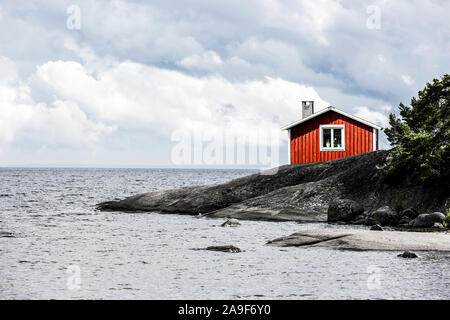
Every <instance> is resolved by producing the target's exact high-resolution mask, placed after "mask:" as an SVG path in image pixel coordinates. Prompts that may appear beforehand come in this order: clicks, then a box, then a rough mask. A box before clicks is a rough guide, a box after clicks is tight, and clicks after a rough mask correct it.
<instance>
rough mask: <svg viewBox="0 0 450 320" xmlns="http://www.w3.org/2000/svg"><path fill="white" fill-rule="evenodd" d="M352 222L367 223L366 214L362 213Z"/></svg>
mask: <svg viewBox="0 0 450 320" xmlns="http://www.w3.org/2000/svg"><path fill="white" fill-rule="evenodd" d="M350 223H351V224H365V223H366V216H365V215H363V214H361V215H359V216H357V217H356V218H355V220H353V221H351V222H350Z"/></svg>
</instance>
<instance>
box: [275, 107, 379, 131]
mask: <svg viewBox="0 0 450 320" xmlns="http://www.w3.org/2000/svg"><path fill="white" fill-rule="evenodd" d="M328 111H334V112H337V113H340V114H342V115H344V116H346V117H349V118H350V119H353V120H356V121H359V122H361V123H364V124H365V125H368V126H369V127H372V128H375V129H377V130H381V127H379V126H377V125H376V124H373V123H371V122H369V121H366V120H364V119H361V118H359V117H356V116H353V115H351V114H348V113H346V112H344V111H342V110H339V109H336V108H335V107H331V106H330V107H328V108H325V109H323V110H320V111H318V112H316V113H313V114H312V115H310V116H309V117H306V118H303V119H300V120H297V121H295V122H293V123H291V124H288V125H287V126H284V127H282V128H281V130H288V129H290V128H292V127H295V126H296V125H298V124H300V123H303V122H306V121H308V120H311V119H312V118H315V117H317V116H319V115H321V114H324V113H325V112H328Z"/></svg>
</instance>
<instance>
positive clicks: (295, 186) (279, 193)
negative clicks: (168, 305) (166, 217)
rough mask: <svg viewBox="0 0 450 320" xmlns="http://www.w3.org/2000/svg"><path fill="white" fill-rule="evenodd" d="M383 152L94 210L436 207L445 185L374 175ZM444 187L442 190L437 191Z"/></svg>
mask: <svg viewBox="0 0 450 320" xmlns="http://www.w3.org/2000/svg"><path fill="white" fill-rule="evenodd" d="M387 153H388V151H385V150H382V151H376V152H371V153H365V154H360V155H356V156H352V157H348V158H343V159H338V160H333V161H328V162H322V163H312V164H298V165H286V166H282V167H279V168H278V170H275V171H271V172H265V173H263V174H259V173H258V174H253V175H250V176H246V177H242V178H238V179H234V180H232V181H230V182H227V183H222V184H216V185H209V186H198V187H187V188H180V189H173V190H166V191H159V192H150V193H145V194H139V195H135V196H132V197H129V198H126V199H124V200H121V201H109V202H103V203H100V204H99V205H98V209H100V210H111V211H132V212H136V211H159V212H162V213H179V214H191V215H198V214H204V215H208V216H211V217H228V218H238V219H247V220H273V221H287V220H289V221H326V220H327V209H328V205H329V203H330V202H331V201H332V200H335V199H350V200H354V201H356V202H358V203H360V204H362V205H363V206H364V209H365V212H366V213H367V212H371V211H373V210H375V209H377V208H379V207H381V206H383V205H390V206H391V207H395V206H396V205H397V204H398V202H399V201H400V202H401V204H402V205H403V207H413V206H416V205H418V204H421V205H422V207H423V206H425V207H426V208H433V209H440V208H442V207H443V205H444V203H445V201H446V200H447V199H448V196H449V195H448V193H449V191H448V189H445V188H442V187H441V188H439V190H440V191H439V190H438V191H436V190H431V189H429V188H428V189H427V188H425V187H423V186H414V187H411V186H407V187H391V186H388V185H384V184H381V183H380V182H379V176H380V174H381V170H380V169H378V168H381V167H383V165H384V162H385V159H386V156H387ZM443 190H444V191H443Z"/></svg>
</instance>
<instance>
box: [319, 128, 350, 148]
mask: <svg viewBox="0 0 450 320" xmlns="http://www.w3.org/2000/svg"><path fill="white" fill-rule="evenodd" d="M323 129H342V131H341V132H342V137H341V138H342V147H341V148H327V147H324V146H323V143H322V142H323V141H322V139H323V138H322V137H323ZM319 134H320V151H345V125H344V124H321V125H320V130H319ZM331 141H333V131H331Z"/></svg>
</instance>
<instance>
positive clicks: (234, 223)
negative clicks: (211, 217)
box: [220, 218, 241, 227]
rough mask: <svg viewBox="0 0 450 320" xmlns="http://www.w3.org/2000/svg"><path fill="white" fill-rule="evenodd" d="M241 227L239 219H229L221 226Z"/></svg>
mask: <svg viewBox="0 0 450 320" xmlns="http://www.w3.org/2000/svg"><path fill="white" fill-rule="evenodd" d="M240 225H241V223H240V222H239V220H238V219H234V218H231V219H228V220H227V221H225V222H224V223H222V224H221V225H220V226H221V227H239V226H240Z"/></svg>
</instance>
